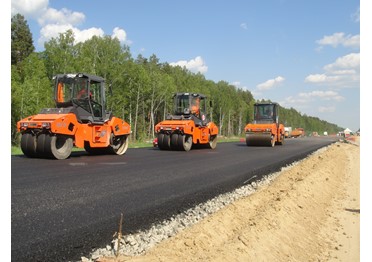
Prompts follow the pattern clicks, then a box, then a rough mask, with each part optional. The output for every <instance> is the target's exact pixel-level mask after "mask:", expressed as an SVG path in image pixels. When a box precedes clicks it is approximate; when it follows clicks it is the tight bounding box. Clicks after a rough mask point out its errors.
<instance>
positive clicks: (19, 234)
mask: <svg viewBox="0 0 372 262" xmlns="http://www.w3.org/2000/svg"><path fill="white" fill-rule="evenodd" d="M336 140H337V138H335V137H318V138H297V139H287V140H286V141H285V145H284V146H279V145H277V146H275V147H274V148H271V147H247V146H246V145H245V142H232V143H218V145H217V148H216V149H215V150H211V149H194V150H191V151H189V152H180V151H161V150H159V149H157V148H141V149H132V148H129V149H128V151H127V152H126V154H125V155H123V156H116V155H104V156H89V155H87V154H86V153H85V152H74V153H73V154H72V155H71V157H70V158H68V159H66V160H49V159H31V158H26V157H24V156H23V155H22V156H12V158H11V161H12V163H11V185H12V188H11V208H12V216H11V217H12V219H11V222H12V224H11V227H12V229H11V232H12V240H11V245H12V247H11V249H12V254H11V257H12V261H77V260H79V259H80V258H81V256H86V257H89V254H90V252H91V251H92V249H94V248H100V247H105V246H106V245H107V244H110V242H111V241H112V239H113V237H112V236H113V234H114V233H115V232H116V231H117V230H118V224H119V221H120V214H121V213H123V218H124V221H123V234H127V233H133V232H135V231H137V230H140V229H146V228H148V227H150V226H151V224H152V223H156V222H159V221H162V220H164V219H167V218H170V217H171V216H172V215H174V214H177V213H180V212H182V211H184V210H186V209H188V208H190V207H192V206H194V205H196V204H198V203H201V202H204V201H206V200H208V199H210V198H212V197H214V196H216V195H218V194H221V193H225V192H228V191H232V190H233V189H235V188H237V187H240V186H242V185H244V183H247V181H249V183H250V182H252V181H254V180H257V179H260V178H261V177H262V176H263V175H267V174H269V173H272V172H275V171H278V170H280V168H281V167H282V166H285V165H287V164H290V163H292V162H294V161H297V160H300V159H302V158H304V157H306V156H307V155H309V154H310V153H312V152H314V151H316V150H317V149H319V148H321V147H324V146H327V145H329V144H331V143H333V142H335V141H336Z"/></svg>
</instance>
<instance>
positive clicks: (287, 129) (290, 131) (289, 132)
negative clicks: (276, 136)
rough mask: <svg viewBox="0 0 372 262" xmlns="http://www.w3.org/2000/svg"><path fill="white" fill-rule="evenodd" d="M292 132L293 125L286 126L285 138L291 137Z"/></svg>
mask: <svg viewBox="0 0 372 262" xmlns="http://www.w3.org/2000/svg"><path fill="white" fill-rule="evenodd" d="M291 133H292V127H291V126H286V127H284V136H285V138H289V137H291Z"/></svg>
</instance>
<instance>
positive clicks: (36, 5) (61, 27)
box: [11, 0, 130, 46]
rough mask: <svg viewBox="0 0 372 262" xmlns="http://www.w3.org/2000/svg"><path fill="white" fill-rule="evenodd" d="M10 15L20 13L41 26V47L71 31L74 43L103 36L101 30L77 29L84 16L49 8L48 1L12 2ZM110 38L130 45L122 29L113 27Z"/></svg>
mask: <svg viewBox="0 0 372 262" xmlns="http://www.w3.org/2000/svg"><path fill="white" fill-rule="evenodd" d="M11 9H12V15H14V14H16V13H20V14H22V15H24V16H25V17H29V18H32V19H36V20H37V22H38V24H39V25H40V26H41V29H40V37H39V39H38V44H39V45H40V46H43V44H44V42H46V41H49V40H50V39H51V38H53V37H54V38H57V37H59V34H61V33H65V32H66V31H67V30H69V29H71V30H72V31H73V33H74V37H75V43H79V42H84V41H86V40H88V39H90V38H92V37H93V36H98V37H102V36H104V35H105V33H104V31H103V30H102V29H101V28H96V27H91V28H87V29H79V28H77V27H76V26H77V25H80V24H81V23H83V22H84V21H85V15H84V13H81V12H75V11H71V10H69V9H67V8H62V9H60V10H57V9H54V8H51V7H49V0H12V8H11ZM112 37H117V38H118V39H119V41H120V42H122V43H130V41H129V40H128V39H127V34H126V32H125V31H124V29H121V28H119V27H115V28H114V29H113V34H112Z"/></svg>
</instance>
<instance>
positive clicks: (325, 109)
mask: <svg viewBox="0 0 372 262" xmlns="http://www.w3.org/2000/svg"><path fill="white" fill-rule="evenodd" d="M335 111H336V107H334V106H319V107H318V112H320V113H332V112H335Z"/></svg>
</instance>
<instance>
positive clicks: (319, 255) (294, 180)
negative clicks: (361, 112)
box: [99, 138, 360, 262]
mask: <svg viewBox="0 0 372 262" xmlns="http://www.w3.org/2000/svg"><path fill="white" fill-rule="evenodd" d="M359 177H360V147H359V139H358V138H357V139H356V141H355V143H353V144H350V143H343V142H338V143H336V144H333V145H332V146H329V147H328V148H327V149H326V150H324V151H322V152H320V153H317V154H314V155H312V156H310V157H308V158H307V159H305V160H303V161H301V162H300V163H299V164H298V165H295V166H294V167H292V168H290V169H289V170H286V171H282V173H281V174H280V175H279V176H278V177H277V178H276V179H275V181H274V182H273V183H271V184H270V185H268V186H266V187H264V188H261V189H259V190H258V191H257V192H256V193H254V194H252V195H250V196H248V197H245V198H242V199H240V200H238V201H236V202H234V203H233V204H230V205H229V206H226V207H225V208H223V209H221V210H220V211H218V212H217V213H215V214H213V215H211V216H209V217H207V218H205V219H204V220H202V221H201V222H200V223H198V224H195V225H194V226H192V227H190V228H187V229H186V230H184V231H183V232H181V233H179V234H178V235H176V236H175V237H172V238H169V239H167V240H166V241H163V242H161V243H160V244H159V245H158V246H156V247H155V248H153V249H151V250H149V251H148V252H147V254H145V255H143V256H139V257H126V256H119V257H117V258H101V259H99V261H101V262H104V261H345V262H346V261H347V262H348V261H360V223H359V222H360V188H359V186H360V178H359Z"/></svg>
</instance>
